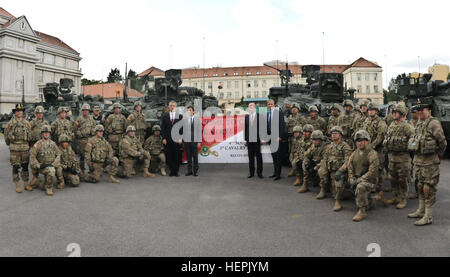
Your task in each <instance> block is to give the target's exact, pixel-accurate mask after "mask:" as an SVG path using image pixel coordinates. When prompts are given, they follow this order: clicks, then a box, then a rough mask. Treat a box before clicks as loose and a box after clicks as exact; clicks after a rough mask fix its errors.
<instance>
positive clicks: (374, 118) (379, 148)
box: [363, 104, 389, 207]
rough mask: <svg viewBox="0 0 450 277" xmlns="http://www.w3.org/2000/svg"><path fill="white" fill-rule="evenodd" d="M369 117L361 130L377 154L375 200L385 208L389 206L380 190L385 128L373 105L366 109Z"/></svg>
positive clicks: (375, 106) (384, 123) (377, 109)
mask: <svg viewBox="0 0 450 277" xmlns="http://www.w3.org/2000/svg"><path fill="white" fill-rule="evenodd" d="M368 111H369V112H368V113H369V117H368V118H367V119H366V121H365V122H364V126H363V130H366V131H367V132H368V133H369V135H370V137H371V141H370V147H371V148H372V149H373V150H375V151H376V152H377V153H378V164H379V166H380V167H379V169H378V184H377V187H376V189H377V192H378V195H377V197H376V198H375V199H376V200H378V201H380V202H382V203H383V204H384V205H385V206H386V207H387V206H388V205H389V204H388V202H387V200H386V197H385V196H384V192H383V190H382V186H383V184H384V169H385V168H384V167H385V166H384V163H385V156H384V148H383V141H384V137H385V136H386V132H387V126H386V122H384V120H383V119H381V118H380V117H379V116H378V113H379V112H380V109H379V108H378V106H377V105H375V104H370V105H369V107H368Z"/></svg>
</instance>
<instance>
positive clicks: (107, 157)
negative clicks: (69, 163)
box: [84, 125, 120, 184]
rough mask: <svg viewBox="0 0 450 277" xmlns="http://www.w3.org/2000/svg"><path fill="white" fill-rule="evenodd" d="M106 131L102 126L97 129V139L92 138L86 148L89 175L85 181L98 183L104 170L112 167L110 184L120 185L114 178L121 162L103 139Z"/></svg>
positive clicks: (85, 156) (85, 155)
mask: <svg viewBox="0 0 450 277" xmlns="http://www.w3.org/2000/svg"><path fill="white" fill-rule="evenodd" d="M104 131H105V129H104V127H103V126H102V125H97V126H96V127H95V137H93V138H90V139H89V140H88V143H87V145H86V148H85V152H84V153H85V154H84V158H85V162H86V164H87V166H88V167H89V174H88V176H87V177H86V179H85V180H84V181H85V182H88V183H98V182H100V178H101V177H102V174H103V168H104V167H106V166H108V165H110V166H111V169H110V172H109V174H110V175H109V180H108V181H109V182H110V183H115V184H117V183H120V182H119V180H117V179H116V178H114V176H116V175H117V172H118V171H119V160H118V159H117V158H116V157H114V150H113V148H112V147H111V144H109V142H108V141H106V139H105V138H104V137H103V133H104Z"/></svg>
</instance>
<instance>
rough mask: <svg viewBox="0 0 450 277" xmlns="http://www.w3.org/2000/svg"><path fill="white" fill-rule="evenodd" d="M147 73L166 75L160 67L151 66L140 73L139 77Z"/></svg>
mask: <svg viewBox="0 0 450 277" xmlns="http://www.w3.org/2000/svg"><path fill="white" fill-rule="evenodd" d="M145 75H149V76H165V72H164V71H163V70H161V69H159V68H156V67H154V66H152V67H150V68H149V69H147V70H145V71H144V72H142V73H140V74H139V75H138V76H139V77H144V76H145Z"/></svg>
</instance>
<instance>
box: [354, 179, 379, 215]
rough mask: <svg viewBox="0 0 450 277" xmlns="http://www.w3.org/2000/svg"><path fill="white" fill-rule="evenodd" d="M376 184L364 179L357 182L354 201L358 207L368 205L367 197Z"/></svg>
mask: <svg viewBox="0 0 450 277" xmlns="http://www.w3.org/2000/svg"><path fill="white" fill-rule="evenodd" d="M376 186H377V185H376V184H372V183H369V182H365V181H362V182H359V183H358V185H357V186H356V189H355V202H356V206H357V207H358V208H363V207H365V208H367V207H369V197H370V195H371V193H372V191H373V190H374V189H375V188H376Z"/></svg>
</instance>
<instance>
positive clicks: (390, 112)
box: [384, 104, 396, 127]
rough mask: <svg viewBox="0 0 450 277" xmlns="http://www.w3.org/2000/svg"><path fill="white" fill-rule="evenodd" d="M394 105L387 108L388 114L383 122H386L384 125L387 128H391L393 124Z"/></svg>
mask: <svg viewBox="0 0 450 277" xmlns="http://www.w3.org/2000/svg"><path fill="white" fill-rule="evenodd" d="M395 106H396V105H395V104H391V105H389V107H388V114H387V115H386V118H385V119H384V121H385V122H386V125H387V126H388V127H389V126H391V123H392V122H394V120H395V118H394V109H395Z"/></svg>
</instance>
